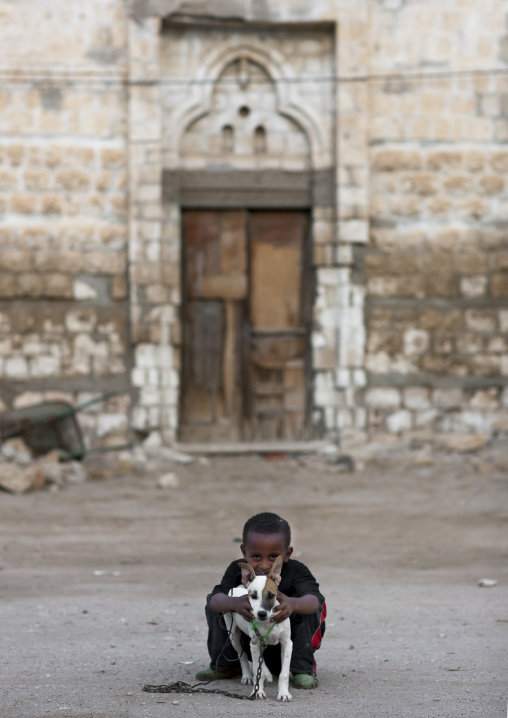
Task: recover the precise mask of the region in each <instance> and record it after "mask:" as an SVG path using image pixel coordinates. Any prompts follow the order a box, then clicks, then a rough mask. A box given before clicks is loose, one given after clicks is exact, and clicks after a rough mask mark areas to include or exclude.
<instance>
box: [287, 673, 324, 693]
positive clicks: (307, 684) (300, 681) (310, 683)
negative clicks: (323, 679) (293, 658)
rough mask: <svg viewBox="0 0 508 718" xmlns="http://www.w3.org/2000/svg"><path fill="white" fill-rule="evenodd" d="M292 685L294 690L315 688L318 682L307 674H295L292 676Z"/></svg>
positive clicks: (314, 677)
mask: <svg viewBox="0 0 508 718" xmlns="http://www.w3.org/2000/svg"><path fill="white" fill-rule="evenodd" d="M293 685H294V687H295V688H306V689H307V690H309V689H310V688H317V687H318V685H319V681H318V679H317V678H316V676H313V675H309V674H308V673H297V674H296V676H293Z"/></svg>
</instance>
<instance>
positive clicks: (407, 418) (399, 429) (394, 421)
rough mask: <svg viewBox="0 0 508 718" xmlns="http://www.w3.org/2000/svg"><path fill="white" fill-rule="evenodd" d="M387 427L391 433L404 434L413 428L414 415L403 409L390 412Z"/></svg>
mask: <svg viewBox="0 0 508 718" xmlns="http://www.w3.org/2000/svg"><path fill="white" fill-rule="evenodd" d="M386 428H387V429H388V431H389V432H390V434H402V433H403V432H404V431H410V430H411V429H412V428H413V416H412V414H411V412H410V411H407V410H406V409H401V410H400V411H396V412H394V413H393V414H390V415H389V416H388V417H387V419H386Z"/></svg>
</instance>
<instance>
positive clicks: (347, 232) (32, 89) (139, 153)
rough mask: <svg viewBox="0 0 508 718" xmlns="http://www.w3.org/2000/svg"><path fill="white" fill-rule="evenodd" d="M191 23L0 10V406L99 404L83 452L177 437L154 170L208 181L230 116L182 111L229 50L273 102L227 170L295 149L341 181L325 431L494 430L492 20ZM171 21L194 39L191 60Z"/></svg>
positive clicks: (501, 290)
mask: <svg viewBox="0 0 508 718" xmlns="http://www.w3.org/2000/svg"><path fill="white" fill-rule="evenodd" d="M202 14H203V9H202V4H201V3H200V2H198V1H197V0H186V2H184V3H181V2H178V0H132V2H129V3H126V4H125V3H123V2H120V0H90V2H88V3H86V5H83V4H82V3H78V2H77V0H70V1H68V2H65V3H63V2H62V0H50V1H49V2H46V3H44V4H41V3H33V2H30V1H29V0H18V2H17V3H10V2H5V3H2V4H1V6H0V42H1V45H2V58H1V60H0V74H1V76H2V78H3V82H2V87H1V89H0V213H1V214H0V408H13V407H17V406H22V405H26V404H29V403H32V402H34V401H36V400H47V399H50V398H54V397H64V398H66V399H68V400H69V401H73V402H78V401H81V400H83V399H86V398H89V397H90V396H92V395H96V394H98V393H101V392H103V391H105V390H111V389H113V390H116V391H118V392H119V397H118V398H117V399H116V400H114V401H112V403H109V404H104V405H103V406H97V407H95V408H94V411H90V412H89V413H87V414H85V415H83V421H84V424H85V428H86V433H87V440H88V441H90V442H92V443H95V444H97V443H106V442H115V443H118V441H119V440H120V439H123V437H125V436H126V435H127V433H128V427H131V428H134V429H136V430H138V431H139V432H141V433H143V434H144V433H149V432H151V431H154V430H156V431H160V432H161V433H162V436H163V438H164V440H166V441H173V440H174V439H175V438H176V435H177V429H178V398H179V381H180V343H181V331H180V321H179V313H180V304H181V295H180V242H181V237H180V216H179V212H180V206H179V199H178V193H177V191H176V190H175V193H174V194H173V195H172V197H171V198H170V201H168V198H167V197H166V198H164V197H163V192H162V173H163V169H166V170H169V171H170V172H171V171H174V172H177V171H179V169H181V168H182V167H187V168H189V167H193V168H196V167H201V168H203V167H204V168H206V167H207V166H209V165H210V164H214V163H217V162H219V163H221V162H223V160H224V157H223V151H224V150H226V151H227V147H228V145H227V142H228V138H227V137H226V135H225V134H224V127H226V126H230V125H231V126H233V124H234V123H236V122H237V120H238V122H240V120H239V119H238V118H236V116H235V118H233V119H231V120H230V121H228V122H226V120H225V115H224V118H223V119H224V121H223V122H222V121H221V122H218V121H217V122H215V121H212V120H211V119H210V116H208V118H206V117H205V116H203V117H202V118H201V119H200V117H199V111H198V110H199V108H200V107H201V110H203V108H206V107H207V105H206V102H205V100H206V97H205V95H206V92H205V93H204V91H203V88H206V87H207V86H208V87H212V86H213V83H215V82H216V81H217V79H218V78H219V77H221V73H224V72H225V73H226V75H227V73H228V72H229V73H231V72H232V66H231V63H232V62H233V61H234V60H235V57H237V56H238V49H239V47H240V46H241V45H242V43H243V44H244V45H245V43H247V44H249V47H250V51H252V50H253V48H254V50H255V52H254V54H253V55H252V56H251V58H250V61H251V62H254V63H258V66H257V69H256V72H258V73H261V75H263V73H265V75H263V77H265V76H266V77H268V81H269V82H270V78H271V77H272V79H273V77H277V78H278V79H279V80H280V79H284V80H285V82H286V84H287V87H286V90H287V92H286V94H285V96H284V97H282V100H283V102H282V107H283V112H282V114H279V116H278V118H277V120H276V122H275V124H272V129H274V130H275V131H274V132H273V133H272V136H270V134H269V135H268V136H267V137H268V140H267V144H266V147H265V150H268V151H267V152H266V151H265V152H258V151H257V149H256V147H257V148H258V149H259V146H260V145H259V144H258V145H255V144H253V141H254V140H255V137H254V140H253V132H254V134H255V131H256V129H257V125H256V126H255V127H254V125H253V126H252V127H251V126H250V125H249V126H248V127H247V124H248V123H247V124H245V128H247V129H248V132H247V133H246V134H245V136H243V135H242V132H243V129H242V127H243V126H242V125H241V124H237V125H235V127H234V130H235V131H236V132H237V140H238V141H239V142H240V144H239V147H243V150H242V152H240V153H239V154H238V155H235V157H234V161H233V158H232V157H231V156H230V157H229V160H228V161H229V164H230V166H235V167H246V166H247V165H248V167H249V168H255V167H259V168H264V167H269V168H270V167H284V166H285V165H284V163H285V162H286V161H287V160H288V157H287V154H288V153H291V152H293V153H294V155H295V156H294V158H293V159H294V160H295V162H296V163H297V164H298V166H299V167H300V168H301V167H303V166H304V165H305V166H307V162H308V158H309V157H310V158H311V159H310V168H311V169H312V170H316V169H317V170H326V171H331V172H332V173H333V176H334V178H335V179H334V185H333V188H332V195H333V200H332V202H331V203H330V204H328V205H321V206H320V205H317V206H315V207H314V212H313V244H314V266H315V270H316V278H317V294H316V298H315V307H314V318H315V325H314V334H313V368H314V380H313V381H314V385H313V401H314V406H315V407H316V408H317V409H318V414H319V417H320V419H319V421H321V422H322V425H323V429H324V431H325V433H326V434H327V435H328V436H330V437H335V436H337V435H340V437H341V441H342V443H343V446H344V447H345V448H347V447H348V446H350V445H351V444H352V443H354V442H358V441H365V440H366V439H367V438H369V437H370V438H372V437H374V436H379V435H380V434H383V435H387V434H388V435H398V434H403V435H410V436H414V435H417V436H419V437H423V438H425V437H432V436H436V435H439V434H442V433H453V434H456V433H459V434H464V433H466V434H467V433H475V432H479V433H482V434H484V435H486V436H490V435H492V434H493V433H495V432H499V431H507V430H508V427H507V419H506V408H507V407H508V393H507V388H506V387H507V385H508V380H507V377H508V364H507V361H508V359H507V347H506V334H507V330H508V238H507V233H506V232H507V229H506V216H507V210H508V181H507V180H506V170H507V169H508V150H507V149H506V147H507V146H508V145H507V142H508V76H507V74H506V71H507V63H508V50H507V48H508V41H507V37H508V35H507V34H506V20H507V18H506V8H505V3H504V2H503V0H486V1H485V0H484V2H482V3H480V2H479V1H478V0H461V2H458V1H457V0H452V2H449V3H446V5H445V4H444V3H438V2H437V0H430V2H429V1H428V0H415V1H414V2H408V1H407V0H362V1H361V2H355V3H351V2H349V0H338V1H337V0H333V1H332V0H317V1H316V2H312V3H311V2H308V3H302V2H294V0H281V1H280V2H278V3H276V4H271V5H270V4H266V3H243V2H237V0H220V1H219V0H217V1H215V0H210V2H209V3H207V8H206V18H201V17H200V16H201V15H202ZM191 17H192V18H193V20H194V21H195V22H196V23H198V25H199V23H200V22H201V21H203V22H209V23H212V25H213V27H214V30H213V32H212V31H210V32H208V33H207V32H203V25H201V26H200V27H201V29H200V30H199V32H196V33H195V36H194V38H193V40H192V43H190V44H187V45H185V42H183V40H182V38H183V36H184V35H185V33H188V32H189V30H188V28H189V27H190V24H189V19H190V18H191ZM163 18H166V19H165V20H164V21H163ZM231 18H234V19H235V20H236V21H238V22H239V23H240V25H241V27H242V29H241V32H239V31H238V23H237V24H236V25H235V28H234V29H232V25H231V24H230V21H231ZM168 22H169V23H172V26H173V28H175V27H178V23H180V27H181V38H180V39H178V37H177V36H176V35H177V34H178V33H177V31H176V30H173V33H174V35H173V38H172V40H171V41H170V42H169V41H168V35H167V34H166V35H165V34H164V29H163V28H164V27H165V26H166V25H167V23H168ZM220 23H222V25H221V24H220ZM316 23H318V24H319V28H320V29H319V33H317V35H318V36H319V37H320V38H321V39H319V37H316V36H315V34H313V33H314V31H315V29H316V27H318V26H317V25H315V24H316ZM165 24H166V25H165ZM299 33H300V34H299ZM305 33H307V35H305ZM320 33H321V34H320ZM189 47H192V48H193V49H192V52H190V53H189V52H188V48H189ZM256 48H257V49H256ZM256 53H257V54H256ZM240 54H241V53H240ZM244 55H245V53H244ZM247 55H248V53H247ZM247 55H245V57H247ZM228 63H229V64H228ZM228 68H229V69H228ZM235 72H236V70H235ZM266 72H268V75H266ZM270 73H271V75H270ZM226 75H225V76H224V77H226ZM303 76H306V77H307V76H308V77H311V78H312V77H313V78H314V80H313V81H312V82H311V83H308V84H307V85H306V86H305V83H303V84H302V82H301V78H302V77H303ZM226 79H227V78H226ZM229 79H232V78H229ZM175 80H176V81H177V82H174V81H175ZM182 80H187V81H189V84H187V85H186V84H185V82H183V84H182ZM170 81H171V82H173V84H171V82H170ZM178 83H180V84H178ZM200 83H201V84H200ZM288 88H290V89H288ZM203 93H204V94H203ZM223 94H224V93H223ZM265 94H266V93H265ZM268 94H269V93H268ZM268 94H266V97H264V96H263V98H261V99H260V102H261V103H263V102H265V101H266V102H268V103H270V102H272V103H273V102H274V99H273V98H274V96H273V93H272V95H271V96H270V97H271V99H270V98H269V97H268ZM228 98H229V99H228ZM230 99H231V98H230V96H229V95H228V93H225V94H224V96H223V97H221V98H219V100H218V101H219V105H220V103H221V102H222V105H220V107H219V109H220V110H221V111H222V110H227V108H224V107H223V104H224V102H228V101H230ZM277 101H278V102H279V109H280V102H281V97H280V96H279V97H277ZM267 109H269V110H270V112H271V113H272V116H271V120H273V116H274V111H275V110H276V109H277V105H276V104H275V105H273V106H270V107H269V106H268V105H267ZM286 110H287V112H286ZM294 112H296V113H298V112H301V118H303V116H304V115H305V114H306V116H307V118H308V122H307V125H305V122H303V121H302V123H301V124H300V125H298V130H297V131H296V130H295V125H294V124H291V123H292V120H291V117H293V115H292V114H291V113H294ZM226 114H227V112H226ZM288 118H289V119H288ZM251 120H252V121H253V117H252V115H251ZM200 122H201V123H202V126H199V123H200ZM258 124H259V123H258ZM302 127H304V128H305V132H304V133H303V134H302V132H301V128H302ZM265 129H266V128H265ZM198 130H199V132H198ZM226 134H227V133H226ZM304 135H305V137H306V140H305V142H304V139H303V137H304ZM204 139H206V142H205V143H204ZM258 141H259V142H262V141H263V137H262V136H261V135H259V137H258ZM270 142H272V143H273V144H271V145H270ZM306 142H307V143H308V144H306ZM283 145H284V147H283ZM304 150H305V151H304ZM307 150H308V151H307ZM231 163H232V164H231ZM246 163H247V165H246ZM288 166H289V165H288ZM295 166H296V165H295Z"/></svg>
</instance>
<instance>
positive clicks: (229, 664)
mask: <svg viewBox="0 0 508 718" xmlns="http://www.w3.org/2000/svg"><path fill="white" fill-rule="evenodd" d="M242 541H243V543H242V545H241V547H240V548H241V550H242V553H243V560H244V561H245V562H246V563H248V564H249V565H250V566H252V568H253V569H254V571H255V572H256V574H257V575H262V576H266V575H268V573H269V572H270V569H271V567H272V565H273V563H274V562H275V559H276V558H277V557H278V556H282V559H283V564H282V577H281V582H280V585H279V591H278V593H277V599H278V601H279V603H280V605H279V606H278V607H277V609H276V610H277V614H276V617H274V618H272V621H275V622H277V623H278V622H280V621H283V620H284V619H285V618H289V620H290V622H291V639H292V641H293V653H292V656H291V673H292V674H293V685H294V686H295V688H316V687H317V685H318V680H317V678H316V663H315V661H314V651H317V649H318V648H319V646H320V645H321V639H322V637H323V635H324V632H325V622H324V619H325V618H326V604H325V599H324V597H323V596H322V594H321V593H320V591H319V585H318V583H317V582H316V579H315V578H314V576H313V575H312V574H311V572H310V571H309V569H308V568H307V567H306V566H304V564H303V563H300V562H299V561H295V560H293V559H292V558H291V554H292V553H293V549H292V547H291V545H290V544H291V529H290V528H289V524H288V522H287V521H285V520H284V519H281V518H280V516H277V514H272V513H262V514H256V516H253V517H252V518H250V519H249V520H248V521H247V522H246V524H245V526H244V528H243V537H242ZM239 561H241V559H238V560H237V561H233V563H231V564H230V565H229V566H228V568H227V569H226V573H225V574H224V576H223V577H222V581H221V582H220V583H219V584H218V585H217V586H215V588H214V589H213V591H212V593H211V594H209V595H208V596H207V601H206V609H205V612H206V618H207V620H208V652H209V654H210V659H211V660H210V668H206V669H205V670H202V671H198V673H197V674H196V680H198V681H210V680H218V679H221V678H231V677H232V676H235V675H238V674H239V673H241V669H240V667H239V665H240V664H239V660H238V656H237V653H236V651H235V649H234V648H233V646H232V645H231V644H230V643H229V642H228V633H227V630H226V628H225V626H224V620H223V619H222V618H221V614H222V613H224V612H225V611H236V612H237V613H240V614H241V615H242V616H243V617H244V618H245V619H246V620H247V621H252V619H253V615H252V613H251V610H250V603H249V598H248V596H240V597H236V598H234V597H230V596H228V593H229V591H230V589H232V588H234V587H235V586H239V585H240V583H241V579H242V572H241V569H240V567H239V566H238V562H239ZM242 646H243V647H244V650H245V651H246V652H247V653H248V654H249V657H250V649H249V639H248V636H245V635H244V634H242ZM264 659H265V662H266V665H267V667H268V669H269V670H270V671H271V672H272V673H273V674H275V675H278V674H279V673H280V646H279V645H277V646H267V648H266V649H265V652H264Z"/></svg>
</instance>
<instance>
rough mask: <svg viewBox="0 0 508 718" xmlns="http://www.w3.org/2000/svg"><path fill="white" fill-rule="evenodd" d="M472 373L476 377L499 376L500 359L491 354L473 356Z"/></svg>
mask: <svg viewBox="0 0 508 718" xmlns="http://www.w3.org/2000/svg"><path fill="white" fill-rule="evenodd" d="M471 363H472V366H473V371H474V374H475V375H476V376H499V374H501V357H499V356H496V355H492V354H475V355H474V356H472V357H471Z"/></svg>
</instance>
